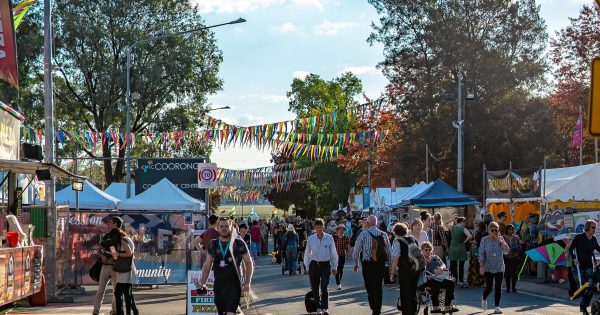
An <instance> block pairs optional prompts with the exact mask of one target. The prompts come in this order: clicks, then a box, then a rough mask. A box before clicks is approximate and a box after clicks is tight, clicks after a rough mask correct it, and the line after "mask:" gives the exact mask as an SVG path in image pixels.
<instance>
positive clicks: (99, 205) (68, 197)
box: [55, 180, 119, 210]
mask: <svg viewBox="0 0 600 315" xmlns="http://www.w3.org/2000/svg"><path fill="white" fill-rule="evenodd" d="M55 198H56V202H57V203H59V204H65V203H68V204H69V207H70V208H71V209H75V208H76V207H77V205H76V204H75V191H74V190H73V187H72V185H69V186H68V187H66V188H64V189H62V190H60V191H57V192H56V197H55ZM117 202H119V199H117V198H115V197H113V196H111V195H109V194H107V193H105V192H103V191H102V190H100V188H98V187H96V186H94V185H92V184H91V183H90V182H88V181H87V180H84V181H83V191H80V192H79V209H94V210H96V209H102V210H107V209H108V210H111V209H115V207H116V206H117Z"/></svg>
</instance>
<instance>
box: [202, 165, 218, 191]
mask: <svg viewBox="0 0 600 315" xmlns="http://www.w3.org/2000/svg"><path fill="white" fill-rule="evenodd" d="M216 186H217V164H215V163H198V188H200V189H203V188H215V187H216Z"/></svg>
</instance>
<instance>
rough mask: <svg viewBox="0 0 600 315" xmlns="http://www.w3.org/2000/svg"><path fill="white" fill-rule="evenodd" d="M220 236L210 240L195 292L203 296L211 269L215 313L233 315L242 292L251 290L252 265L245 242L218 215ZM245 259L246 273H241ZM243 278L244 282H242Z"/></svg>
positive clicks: (230, 224) (228, 223) (226, 220)
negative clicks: (242, 274)
mask: <svg viewBox="0 0 600 315" xmlns="http://www.w3.org/2000/svg"><path fill="white" fill-rule="evenodd" d="M218 228H219V237H218V238H217V239H214V240H212V241H211V242H210V244H209V246H208V249H207V253H208V255H207V257H206V261H205V262H204V266H203V267H202V277H201V278H200V283H199V284H200V287H199V288H198V293H199V294H200V295H205V294H206V293H207V290H206V281H207V279H208V275H209V273H210V271H211V269H212V270H213V272H214V289H213V291H214V294H215V305H216V306H217V312H218V314H226V315H235V314H236V311H237V309H238V305H239V303H240V298H241V296H242V292H249V291H250V283H251V279H252V273H253V272H254V264H253V263H252V259H251V258H250V255H249V253H248V247H247V246H246V243H245V242H244V241H243V240H242V239H241V238H239V237H237V236H232V233H233V232H232V230H233V229H232V222H231V221H230V220H229V219H227V218H221V219H220V220H219V223H218ZM242 261H243V262H244V267H245V272H244V276H243V277H242V276H241V271H240V266H241V264H242ZM242 281H243V282H242Z"/></svg>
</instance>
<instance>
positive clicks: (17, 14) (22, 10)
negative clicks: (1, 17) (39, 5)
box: [13, 0, 36, 31]
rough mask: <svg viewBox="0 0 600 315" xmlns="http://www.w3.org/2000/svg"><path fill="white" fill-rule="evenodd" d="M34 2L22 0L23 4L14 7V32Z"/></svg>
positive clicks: (33, 0) (32, 0)
mask: <svg viewBox="0 0 600 315" xmlns="http://www.w3.org/2000/svg"><path fill="white" fill-rule="evenodd" d="M35 1H36V0H23V2H21V3H19V5H17V6H16V7H14V9H13V24H14V28H15V31H16V30H17V29H18V28H19V25H20V24H21V21H22V20H23V18H24V17H25V14H27V11H28V10H29V8H30V7H31V5H33V4H34V3H35Z"/></svg>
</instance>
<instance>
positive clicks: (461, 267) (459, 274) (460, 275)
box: [450, 260, 465, 282]
mask: <svg viewBox="0 0 600 315" xmlns="http://www.w3.org/2000/svg"><path fill="white" fill-rule="evenodd" d="M457 267H458V270H456V269H457ZM450 273H451V274H452V275H453V276H454V277H456V282H464V279H465V261H464V260H451V261H450Z"/></svg>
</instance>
